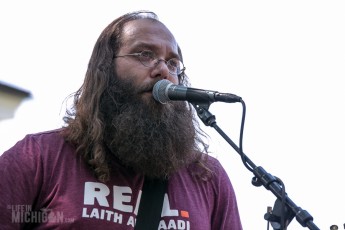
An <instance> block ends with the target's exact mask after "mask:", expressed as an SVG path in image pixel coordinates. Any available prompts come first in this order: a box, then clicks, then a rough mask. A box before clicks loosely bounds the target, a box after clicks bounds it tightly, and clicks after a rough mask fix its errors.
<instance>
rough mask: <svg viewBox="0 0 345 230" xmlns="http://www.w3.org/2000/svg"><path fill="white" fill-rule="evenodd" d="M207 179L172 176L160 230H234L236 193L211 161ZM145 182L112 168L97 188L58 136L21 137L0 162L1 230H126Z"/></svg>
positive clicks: (129, 229) (238, 226) (131, 225)
mask: <svg viewBox="0 0 345 230" xmlns="http://www.w3.org/2000/svg"><path fill="white" fill-rule="evenodd" d="M209 161H210V163H211V164H212V165H213V166H212V169H213V170H214V174H213V176H212V178H211V179H210V180H208V181H203V180H201V179H196V178H195V177H193V176H192V175H191V173H190V168H193V166H191V167H190V168H189V169H183V170H180V171H179V172H177V173H175V174H174V175H173V176H172V177H171V178H170V180H169V182H168V189H167V192H166V193H165V196H164V202H163V210H162V215H161V221H160V223H159V227H158V229H159V230H161V229H162V230H163V229H186V230H194V229H195V230H241V229H242V227H241V222H240V217H239V213H238V207H237V203H236V198H235V193H234V190H233V187H232V185H231V182H230V180H229V178H228V176H227V174H226V172H225V170H224V169H223V167H222V166H221V164H220V163H219V161H218V160H216V159H215V158H213V157H211V156H209ZM143 181H144V178H143V176H142V175H140V174H135V173H133V172H132V171H129V170H127V169H125V168H124V167H122V166H121V165H120V164H117V163H116V162H114V166H113V168H112V174H111V180H110V181H108V182H107V183H102V182H100V181H98V180H97V179H96V178H95V177H94V175H93V173H92V171H91V170H90V169H89V167H88V166H87V164H86V163H85V161H84V160H83V159H82V158H81V157H80V156H79V155H77V154H76V153H75V148H74V147H73V146H71V145H70V144H68V143H67V142H65V141H64V139H63V138H62V137H61V136H60V135H59V130H53V131H48V132H42V133H37V134H32V135H27V136H26V137H25V138H24V139H23V140H21V141H19V142H18V143H17V144H16V145H14V146H13V147H12V148H10V149H9V150H8V151H6V152H5V153H3V154H2V155H1V156H0V210H1V211H0V229H2V230H4V229H22V228H24V229H25V228H26V229H32V228H34V229H102V230H103V229H104V230H105V229H113V230H114V229H121V230H122V229H123V230H133V229H134V225H135V220H136V215H137V213H138V207H139V203H140V198H141V189H142V186H143Z"/></svg>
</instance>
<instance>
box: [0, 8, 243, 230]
mask: <svg viewBox="0 0 345 230" xmlns="http://www.w3.org/2000/svg"><path fill="white" fill-rule="evenodd" d="M184 70H185V68H184V65H183V63H182V54H181V50H180V48H179V46H178V44H177V42H176V40H175V38H174V36H173V35H172V33H171V32H170V31H169V30H168V28H166V26H165V25H164V24H162V23H161V22H160V21H159V20H158V18H157V16H156V15H155V14H154V13H152V12H146V11H140V12H133V13H128V14H126V15H123V16H121V17H119V18H118V19H116V20H114V21H113V22H112V23H111V24H109V25H108V26H107V27H106V28H105V29H104V31H103V32H102V34H101V35H100V37H99V38H98V40H97V42H96V44H95V47H94V50H93V53H92V56H91V59H90V62H89V65H88V69H87V72H86V76H85V80H84V83H83V85H82V86H81V88H80V89H79V90H78V91H77V92H76V93H75V95H74V107H73V108H72V109H71V110H69V111H67V114H66V116H65V118H64V120H65V122H66V126H65V127H63V128H61V129H57V130H52V131H46V132H42V133H37V134H31V135H27V136H26V137H25V138H24V139H23V140H21V141H19V142H18V143H17V144H16V145H15V146H14V147H12V148H11V149H9V150H8V151H6V152H5V153H4V154H2V155H1V158H0V172H1V178H0V186H1V190H0V204H1V206H0V208H1V212H2V213H1V215H0V229H20V228H36V229H53V228H58V229H134V226H135V223H136V219H137V215H138V210H139V207H140V201H141V200H140V199H141V197H142V193H143V194H145V191H142V190H143V184H144V182H146V181H154V180H159V181H165V182H166V184H167V185H166V191H165V192H164V199H163V202H162V205H161V206H162V211H161V212H160V213H161V215H160V220H159V225H158V227H157V229H196V230H201V229H206V230H208V229H212V230H221V229H223V230H241V229H242V227H241V222H240V217H239V213H238V207H237V203H236V198H235V193H234V190H233V187H232V184H231V182H230V180H229V178H228V176H227V174H226V172H225V170H224V169H223V168H222V166H221V165H220V163H219V162H218V161H217V160H216V159H214V158H212V157H211V156H208V155H207V145H206V144H205V143H204V142H203V137H204V136H205V135H203V132H202V131H201V130H200V129H199V126H198V125H197V121H196V119H195V117H194V115H193V114H194V113H193V110H192V107H191V106H190V105H189V104H187V103H186V102H171V103H167V104H160V103H158V102H157V101H155V99H154V98H153V97H152V89H153V86H154V85H155V83H156V82H157V81H159V80H162V79H167V80H169V81H171V82H172V83H174V84H184V85H187V84H188V79H187V76H186V75H185V73H184Z"/></svg>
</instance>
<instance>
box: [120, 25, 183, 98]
mask: <svg viewBox="0 0 345 230" xmlns="http://www.w3.org/2000/svg"><path fill="white" fill-rule="evenodd" d="M121 41H122V42H121V43H122V46H121V48H120V49H119V51H118V54H117V55H118V56H121V55H126V54H133V53H140V52H142V51H151V52H152V53H154V54H155V56H156V57H157V58H159V59H164V60H169V59H171V58H179V55H178V45H177V43H176V41H175V38H174V36H173V35H172V34H171V32H170V31H169V30H168V29H167V28H166V27H165V26H164V25H163V24H161V23H160V22H156V21H152V20H148V19H139V20H134V21H130V22H128V23H126V24H125V26H124V28H123V32H122V35H121ZM114 61H115V70H116V75H117V76H118V78H119V79H120V80H121V78H122V79H123V78H126V80H129V79H128V78H132V79H131V80H132V81H133V83H134V86H135V87H136V88H141V87H144V91H142V92H139V93H140V94H142V97H145V98H149V99H151V100H152V99H153V98H152V86H153V85H154V83H156V82H157V81H159V80H161V79H167V80H169V81H171V82H172V83H174V84H178V76H177V75H173V74H171V73H169V69H168V67H167V65H166V63H165V62H164V61H161V62H159V64H158V65H157V66H153V67H146V66H144V65H143V64H142V63H141V62H140V61H139V59H138V57H136V56H125V57H119V58H116V59H115V60H114ZM147 86H151V87H148V88H147Z"/></svg>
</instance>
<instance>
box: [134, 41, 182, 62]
mask: <svg viewBox="0 0 345 230" xmlns="http://www.w3.org/2000/svg"><path fill="white" fill-rule="evenodd" d="M139 49H142V50H150V51H153V52H154V53H155V54H157V53H158V51H159V47H158V46H157V45H155V44H152V43H147V42H138V43H137V44H134V46H133V47H132V48H131V50H137V51H138V50H139ZM168 57H169V59H171V58H177V59H180V56H179V54H178V53H175V52H169V53H168Z"/></svg>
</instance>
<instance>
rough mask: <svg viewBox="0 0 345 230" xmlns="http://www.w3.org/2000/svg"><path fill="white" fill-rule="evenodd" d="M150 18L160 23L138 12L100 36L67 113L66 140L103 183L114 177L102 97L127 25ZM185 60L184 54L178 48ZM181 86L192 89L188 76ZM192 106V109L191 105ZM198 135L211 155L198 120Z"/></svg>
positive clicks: (201, 149)
mask: <svg viewBox="0 0 345 230" xmlns="http://www.w3.org/2000/svg"><path fill="white" fill-rule="evenodd" d="M142 18H148V19H152V20H156V21H159V20H158V17H157V15H156V14H155V13H153V12H150V11H136V12H132V13H128V14H125V15H123V16H121V17H119V18H117V19H116V20H114V21H113V22H112V23H110V24H109V25H108V26H107V27H106V28H105V29H104V30H103V32H102V33H101V34H100V36H99V38H98V40H97V41H96V44H95V46H94V49H93V52H92V55H91V58H90V61H89V64H88V68H87V72H86V75H85V79H84V83H83V84H82V86H81V87H80V88H79V89H78V90H77V91H76V92H75V93H74V94H73V95H72V96H73V99H74V100H73V107H72V108H71V109H68V110H67V111H66V115H65V116H64V118H63V119H64V122H65V123H66V128H65V129H64V131H63V136H64V137H65V139H66V140H67V141H69V142H71V143H73V144H75V145H76V148H77V150H76V151H77V153H78V154H81V155H82V156H83V157H84V159H85V160H86V161H87V163H88V164H89V165H90V166H91V167H92V168H93V170H94V172H95V175H96V177H97V178H98V179H99V180H100V181H107V180H108V179H109V176H110V167H109V164H108V159H107V151H108V149H107V147H106V145H105V144H104V130H105V124H104V118H103V114H102V113H101V110H100V104H101V103H100V102H101V99H102V95H103V94H104V93H105V92H106V91H107V90H108V87H109V85H111V83H112V82H113V81H114V76H115V66H114V61H113V59H114V57H115V56H116V55H117V52H118V49H119V48H120V47H121V45H122V44H121V34H122V30H123V27H124V25H125V23H127V22H129V21H132V20H137V19H142ZM178 52H179V55H180V58H181V60H182V52H181V49H180V47H178ZM178 77H179V84H182V85H185V86H188V85H189V81H188V78H187V76H186V75H185V73H182V74H180V75H179V76H178ZM189 106H190V105H189ZM194 123H195V127H196V132H197V133H198V134H199V135H198V137H197V138H196V143H197V144H196V146H198V149H196V150H197V151H199V152H200V153H201V152H207V148H208V145H207V144H206V143H205V142H204V141H203V140H202V137H205V136H207V135H206V134H205V133H203V132H202V131H201V129H200V128H199V125H198V122H197V121H196V119H194ZM206 156H207V154H200V157H199V164H201V165H202V167H203V168H204V169H206V172H208V173H209V172H210V170H209V169H208V167H207V166H206V164H204V160H203V159H204V158H205V157H206Z"/></svg>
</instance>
